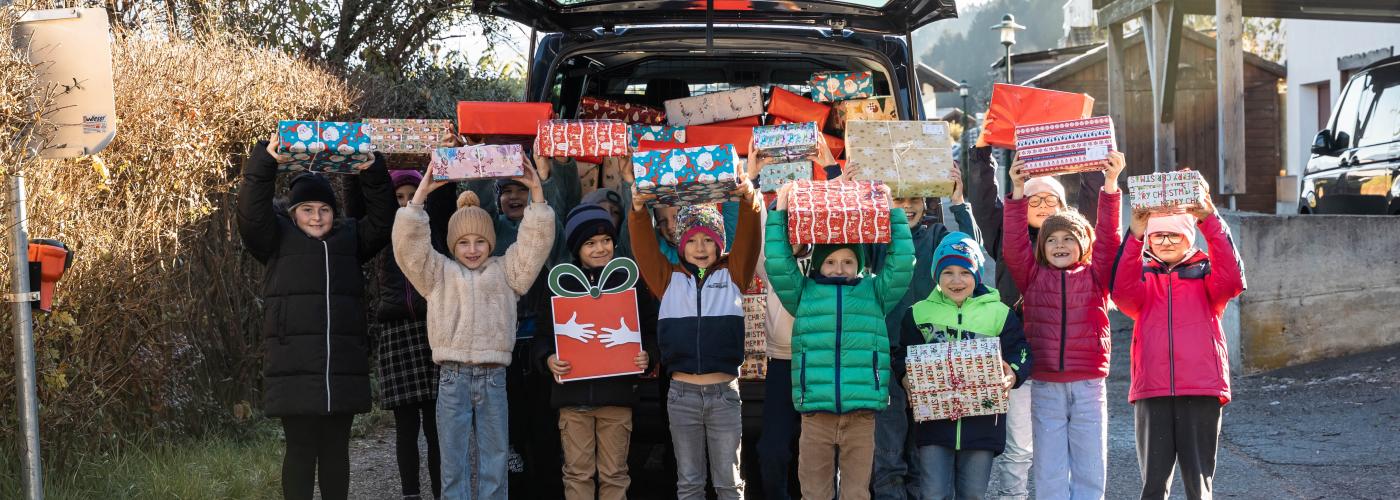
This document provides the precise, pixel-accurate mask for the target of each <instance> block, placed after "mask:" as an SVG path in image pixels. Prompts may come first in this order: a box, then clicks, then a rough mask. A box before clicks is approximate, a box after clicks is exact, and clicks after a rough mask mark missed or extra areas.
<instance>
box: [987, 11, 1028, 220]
mask: <svg viewBox="0 0 1400 500" xmlns="http://www.w3.org/2000/svg"><path fill="white" fill-rule="evenodd" d="M1024 29H1026V27H1025V26H1021V25H1019V24H1016V16H1013V15H1011V14H1006V15H1003V16H1001V22H1000V23H997V24H995V25H992V31H996V32H998V33H1000V34H1001V46H1002V47H1005V48H1006V83H1009V84H1012V85H1015V84H1016V80H1013V79H1012V76H1011V46H1012V45H1016V32H1017V31H1021V30H1024ZM1003 158H1004V161H1003V162H1002V163H1003V164H1004V165H1005V166H1006V167H1005V168H1006V170H1005V172H1006V174H1005V175H1004V176H1003V177H1002V179H1003V181H1004V182H1005V184H1006V193H1007V194H1008V195H1009V194H1011V152H1010V151H1007V152H1006V153H1005V156H1004V157H1003Z"/></svg>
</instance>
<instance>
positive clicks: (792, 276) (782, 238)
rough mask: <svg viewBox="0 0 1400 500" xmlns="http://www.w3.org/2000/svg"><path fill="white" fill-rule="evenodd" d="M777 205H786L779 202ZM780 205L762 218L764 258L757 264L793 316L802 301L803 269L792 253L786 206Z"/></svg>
mask: <svg viewBox="0 0 1400 500" xmlns="http://www.w3.org/2000/svg"><path fill="white" fill-rule="evenodd" d="M779 196H782V194H781V193H780V194H779ZM779 199H781V198H779ZM779 204H781V205H785V204H783V203H782V202H779ZM782 208H783V209H782V210H774V211H772V212H768V213H767V215H766V217H765V218H766V219H767V220H766V221H765V227H766V230H765V237H764V245H763V254H764V257H765V258H764V259H763V263H762V264H760V265H761V266H762V269H763V270H764V272H766V273H767V275H768V276H767V279H768V286H769V287H771V288H772V289H773V294H774V295H777V296H778V300H779V301H780V302H782V303H783V309H787V312H788V314H791V315H794V316H796V315H797V305H798V304H799V303H800V302H801V301H802V285H803V280H804V279H805V278H804V277H803V276H802V268H800V267H798V265H797V258H795V257H793V256H792V244H791V243H789V242H788V224H787V210H786V208H787V207H786V206H783V207H782Z"/></svg>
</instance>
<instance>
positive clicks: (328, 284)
mask: <svg viewBox="0 0 1400 500" xmlns="http://www.w3.org/2000/svg"><path fill="white" fill-rule="evenodd" d="M321 249H322V250H323V251H324V252H325V256H326V260H325V264H326V413H330V412H331V246H330V244H328V243H326V240H321Z"/></svg>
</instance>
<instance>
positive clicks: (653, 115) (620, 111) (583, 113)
mask: <svg viewBox="0 0 1400 500" xmlns="http://www.w3.org/2000/svg"><path fill="white" fill-rule="evenodd" d="M577 117H578V118H579V119H582V120H622V121H624V122H627V123H629V124H631V123H636V124H642V125H661V124H663V123H666V112H664V111H661V110H659V109H656V108H653V107H651V106H643V105H641V104H631V103H625V102H617V101H610V100H607V99H599V98H597V97H588V96H585V97H584V98H583V99H582V100H580V101H579V105H578V114H577Z"/></svg>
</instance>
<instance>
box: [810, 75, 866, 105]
mask: <svg viewBox="0 0 1400 500" xmlns="http://www.w3.org/2000/svg"><path fill="white" fill-rule="evenodd" d="M808 83H810V84H811V86H812V100H813V101H816V102H832V101H846V100H850V99H864V98H866V97H870V96H873V95H875V79H874V78H872V77H871V75H870V72H869V71H857V72H851V71H826V72H821V73H813V74H812V79H811V80H810V81H809V82H808Z"/></svg>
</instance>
